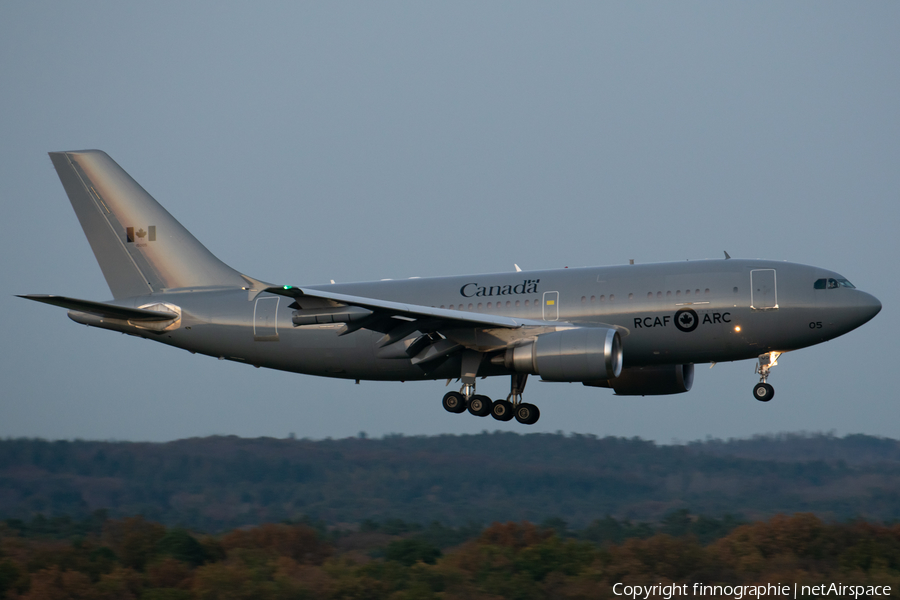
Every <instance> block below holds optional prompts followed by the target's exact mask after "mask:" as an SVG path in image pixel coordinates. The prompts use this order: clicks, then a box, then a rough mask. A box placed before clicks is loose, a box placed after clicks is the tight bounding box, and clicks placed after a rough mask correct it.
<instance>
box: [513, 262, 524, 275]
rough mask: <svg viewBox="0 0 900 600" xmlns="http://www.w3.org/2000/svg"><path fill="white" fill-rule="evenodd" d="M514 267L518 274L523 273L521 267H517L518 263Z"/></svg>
mask: <svg viewBox="0 0 900 600" xmlns="http://www.w3.org/2000/svg"><path fill="white" fill-rule="evenodd" d="M513 266H514V267H515V268H516V272H517V273H521V272H522V269H520V268H519V265H517V264H516V263H513Z"/></svg>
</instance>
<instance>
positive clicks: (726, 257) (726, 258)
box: [722, 250, 731, 260]
mask: <svg viewBox="0 0 900 600" xmlns="http://www.w3.org/2000/svg"><path fill="white" fill-rule="evenodd" d="M722 252H724V253H725V260H728V259H729V258H731V255H730V254H728V251H727V250H723V251H722Z"/></svg>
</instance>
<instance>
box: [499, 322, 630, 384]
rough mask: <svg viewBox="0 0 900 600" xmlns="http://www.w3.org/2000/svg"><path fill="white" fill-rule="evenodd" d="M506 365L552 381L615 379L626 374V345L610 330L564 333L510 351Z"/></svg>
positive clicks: (599, 328) (589, 329) (540, 338)
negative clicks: (623, 358) (623, 369)
mask: <svg viewBox="0 0 900 600" xmlns="http://www.w3.org/2000/svg"><path fill="white" fill-rule="evenodd" d="M503 363H504V365H505V366H506V368H508V369H511V370H513V371H516V372H517V373H531V374H536V375H540V376H541V378H542V379H545V380H548V381H591V380H597V379H613V378H615V377H618V375H619V373H621V372H622V341H621V338H620V337H619V332H618V331H616V330H615V329H612V328H609V327H579V328H577V329H564V330H562V331H554V332H552V333H543V334H541V335H539V336H537V337H536V338H534V339H533V340H528V341H527V342H525V343H524V344H520V345H518V346H514V347H512V348H508V349H507V350H506V354H505V355H504V357H503Z"/></svg>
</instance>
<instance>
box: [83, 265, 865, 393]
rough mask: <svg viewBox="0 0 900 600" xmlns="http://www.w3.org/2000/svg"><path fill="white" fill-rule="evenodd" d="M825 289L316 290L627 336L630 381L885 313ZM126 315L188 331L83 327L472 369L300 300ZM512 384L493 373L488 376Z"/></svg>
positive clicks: (575, 277) (313, 359)
mask: <svg viewBox="0 0 900 600" xmlns="http://www.w3.org/2000/svg"><path fill="white" fill-rule="evenodd" d="M822 279H825V280H829V279H832V280H842V279H843V278H842V277H841V276H840V275H838V274H837V273H834V272H832V271H828V270H825V269H821V268H818V267H811V266H806V265H800V264H794V263H788V262H774V261H766V260H742V259H730V260H699V261H684V262H677V263H657V264H645V265H623V266H613V267H586V268H573V269H555V270H546V271H525V272H510V273H492V274H481V275H465V276H454V277H433V278H415V279H405V280H386V281H374V282H363V283H350V284H329V285H324V286H321V285H320V286H309V288H310V289H319V290H326V289H327V290H328V291H331V292H337V293H342V294H351V295H355V296H365V297H369V298H378V299H382V300H389V301H396V302H409V301H413V302H415V303H416V304H418V305H427V306H431V307H434V308H447V309H452V310H459V311H463V312H466V311H468V312H476V313H485V314H496V315H504V316H509V317H514V318H518V319H529V320H534V321H545V322H546V323H547V326H548V327H550V328H552V327H553V326H554V323H570V324H585V325H590V324H607V325H614V326H616V327H617V328H618V329H619V331H620V333H621V334H622V346H623V355H624V366H625V368H629V367H635V366H649V365H666V364H681V363H708V362H724V361H734V360H742V359H750V358H756V357H757V356H759V355H761V354H764V353H766V352H770V351H781V352H784V351H789V350H796V349H799V348H804V347H807V346H812V345H814V344H818V343H820V342H824V341H827V340H830V339H833V338H835V337H838V336H840V335H842V334H844V333H846V332H848V331H850V330H852V329H854V328H856V327H858V326H860V325H861V324H863V323H864V322H866V321H867V320H869V319H870V318H872V316H874V314H875V313H877V311H878V309H879V308H880V306H881V305H880V303H878V300H876V299H875V298H874V297H872V296H871V295H869V294H867V293H865V292H862V291H860V290H857V289H851V288H848V287H836V288H833V289H827V288H826V289H815V288H814V284H815V282H816V281H819V280H822ZM113 303H115V304H120V305H123V306H129V307H135V308H136V307H139V306H145V305H148V304H154V303H169V304H172V305H175V306H178V307H179V308H180V309H181V323H180V324H179V327H178V328H177V329H173V330H170V331H164V332H151V331H147V330H146V329H142V328H139V327H135V326H132V325H129V324H127V323H126V322H123V321H119V320H115V319H113V320H110V319H100V318H98V317H96V316H92V315H86V314H83V313H79V312H74V311H73V312H72V313H70V314H71V316H72V318H73V319H75V320H76V321H78V322H82V323H85V324H89V325H93V326H99V327H105V328H108V329H114V330H117V331H124V332H126V333H132V334H137V335H141V336H143V337H148V338H150V339H154V340H157V341H160V342H163V343H166V344H170V345H172V346H177V347H179V348H184V349H186V350H189V351H191V352H196V353H200V354H207V355H210V356H216V357H220V358H223V359H227V360H233V361H238V362H244V363H247V364H251V365H255V366H259V367H268V368H273V369H279V370H284V371H292V372H297V373H307V374H310V375H319V376H326V377H341V378H348V379H371V380H420V379H444V378H455V377H458V376H459V368H460V367H459V360H458V359H457V360H455V361H454V360H448V361H446V362H444V364H443V365H441V366H440V368H438V369H435V370H431V371H426V370H424V369H423V368H421V367H420V366H416V365H413V364H412V363H411V361H410V357H409V356H408V355H406V354H405V353H402V352H397V351H396V349H394V350H390V349H388V350H383V349H382V348H379V346H378V341H379V340H380V339H381V338H382V334H380V333H378V332H374V331H369V330H365V329H363V330H359V331H355V332H353V333H350V334H349V335H344V336H340V335H339V334H340V333H341V331H342V330H343V329H344V327H345V326H344V324H342V323H325V324H314V325H302V326H295V325H294V323H293V322H292V314H293V312H294V309H292V308H291V307H290V305H291V300H290V298H285V297H280V296H277V295H273V294H269V293H265V292H263V293H258V291H254V290H244V289H231V290H226V289H207V290H201V289H186V290H179V291H171V292H164V293H158V294H152V295H148V296H145V297H139V298H134V299H129V300H128V301H127V302H124V303H122V302H113ZM466 333H467V332H464V331H461V332H460V335H465V334H466ZM472 335H476V334H475V333H474V331H473V334H472ZM410 337H414V336H413V335H411V336H410ZM400 347H401V348H402V345H401V346H400ZM508 372H509V371H508V370H507V369H505V368H503V367H499V366H497V365H488V364H485V365H483V367H482V370H481V371H480V372H479V375H501V374H506V373H508Z"/></svg>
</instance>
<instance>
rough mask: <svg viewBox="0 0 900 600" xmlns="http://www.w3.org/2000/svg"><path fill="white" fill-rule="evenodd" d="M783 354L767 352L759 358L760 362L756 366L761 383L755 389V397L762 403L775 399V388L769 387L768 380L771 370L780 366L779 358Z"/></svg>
mask: <svg viewBox="0 0 900 600" xmlns="http://www.w3.org/2000/svg"><path fill="white" fill-rule="evenodd" d="M781 354H782V353H781V352H767V353H765V354H761V355H760V356H759V362H758V363H757V365H756V373H758V374H759V383H757V384H756V385H755V386H754V387H753V397H754V398H756V399H757V400H759V401H760V402H768V401H769V400H771V399H772V398H774V397H775V388H773V387H772V386H771V385H769V383H767V382H766V380H767V379H768V378H769V369H771V368H772V367H774V366H775V365H777V364H778V357H779V356H781Z"/></svg>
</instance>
